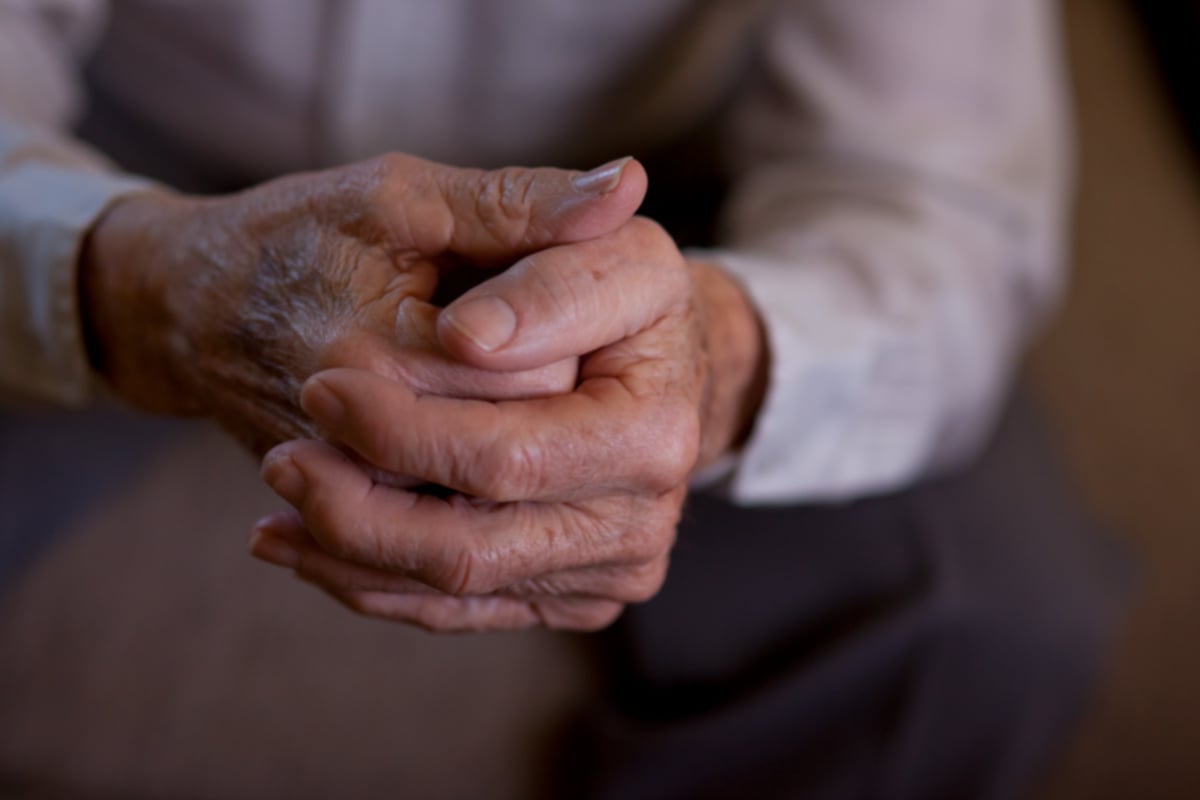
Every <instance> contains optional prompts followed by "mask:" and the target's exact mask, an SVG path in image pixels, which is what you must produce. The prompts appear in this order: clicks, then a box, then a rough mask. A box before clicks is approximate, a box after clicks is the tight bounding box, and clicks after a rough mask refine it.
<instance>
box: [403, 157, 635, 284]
mask: <svg viewBox="0 0 1200 800" xmlns="http://www.w3.org/2000/svg"><path fill="white" fill-rule="evenodd" d="M398 158H399V159H401V160H402V161H403V162H405V163H404V164H401V165H400V169H399V170H398V172H399V175H400V179H399V180H397V181H396V182H395V184H394V186H395V189H396V192H397V194H395V195H393V196H392V197H390V198H389V200H390V203H389V205H390V206H391V207H392V208H393V209H396V210H397V211H398V212H399V213H400V214H402V215H403V222H404V226H403V228H404V229H405V230H407V231H408V232H409V235H410V236H411V237H412V239H413V242H412V244H413V245H414V246H415V248H416V249H417V251H418V252H420V253H422V254H425V255H441V254H444V253H453V254H455V255H458V256H461V257H462V258H465V259H467V260H468V261H473V262H478V263H483V264H494V263H511V262H512V261H515V260H516V259H517V258H519V257H520V256H523V255H525V254H527V253H532V252H536V251H538V250H542V249H544V248H546V247H551V246H554V245H559V244H568V243H571V242H580V241H586V240H588V239H592V238H595V237H597V236H602V235H604V234H606V233H609V232H611V231H614V230H616V229H617V228H619V227H620V226H621V225H623V224H624V223H626V222H628V221H629V219H630V218H631V217H632V216H633V215H634V213H635V212H636V211H637V209H638V206H640V205H641V202H642V198H643V197H645V194H646V171H645V169H644V168H643V167H642V165H641V164H639V163H638V162H637V161H635V160H634V159H633V158H631V157H627V158H621V159H618V160H616V161H610V162H609V163H607V164H604V165H602V166H599V167H596V168H595V169H593V170H590V171H588V172H577V171H574V170H564V169H554V168H550V167H537V168H529V167H505V168H503V169H498V170H491V171H484V170H477V169H459V168H455V167H448V166H444V165H441V164H435V163H433V162H430V161H422V160H420V159H415V158H411V157H398Z"/></svg>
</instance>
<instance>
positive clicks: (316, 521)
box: [251, 219, 766, 631]
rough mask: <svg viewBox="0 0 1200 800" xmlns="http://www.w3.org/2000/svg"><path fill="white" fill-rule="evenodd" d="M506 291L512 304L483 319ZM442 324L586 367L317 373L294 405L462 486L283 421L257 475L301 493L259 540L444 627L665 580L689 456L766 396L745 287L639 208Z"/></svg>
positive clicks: (716, 448) (533, 619)
mask: <svg viewBox="0 0 1200 800" xmlns="http://www.w3.org/2000/svg"><path fill="white" fill-rule="evenodd" d="M505 306H507V307H508V308H509V309H512V311H513V313H514V317H513V320H514V321H515V325H507V326H504V327H503V328H502V329H500V328H491V327H489V326H487V325H486V324H480V323H486V322H487V320H488V319H492V318H507V312H504V311H503V308H504V307H505ZM481 308H482V310H483V311H484V313H483V314H480V315H479V316H476V314H477V312H478V311H479V310H480V309H481ZM438 330H439V334H440V337H441V341H442V343H443V344H444V345H445V346H446V348H447V350H448V351H450V352H451V353H452V354H454V355H455V356H456V357H458V358H459V359H461V360H463V361H465V362H467V363H470V364H473V365H475V366H479V367H485V368H496V369H530V368H534V367H536V366H537V365H539V364H546V363H554V362H556V361H558V360H561V359H563V358H567V357H569V356H571V355H573V354H586V355H584V356H583V358H582V360H581V362H580V369H579V376H580V381H579V385H578V387H577V389H576V390H575V391H574V392H572V393H571V394H568V395H563V396H556V397H547V398H543V399H535V400H524V401H503V402H485V401H480V400H467V399H455V398H445V397H433V396H428V395H421V394H420V393H418V392H414V391H413V390H412V389H411V388H410V387H408V386H406V385H404V384H403V383H399V382H396V381H392V380H389V379H387V378H386V377H382V376H379V375H376V374H372V373H371V372H368V371H364V370H357V369H335V370H330V371H325V372H321V373H319V374H317V375H315V376H314V377H313V378H311V379H310V380H309V381H308V382H307V383H306V385H305V387H304V391H303V394H302V404H303V407H304V409H305V410H306V411H307V412H308V413H309V414H311V415H312V417H313V418H314V419H315V420H316V421H317V422H318V423H319V424H320V425H321V427H322V428H323V429H324V430H326V431H327V432H328V433H329V434H330V435H331V437H333V438H334V439H336V440H338V441H339V442H343V443H345V444H346V445H349V447H351V448H353V450H354V451H355V452H356V453H357V454H358V455H359V456H361V457H362V458H363V459H365V460H366V461H368V462H370V463H372V464H375V465H378V466H379V467H382V468H384V469H387V470H391V471H394V472H400V473H403V474H408V475H414V476H418V477H420V478H422V479H424V480H427V481H430V482H432V483H436V484H440V485H442V486H445V487H449V488H450V489H452V490H454V492H455V493H453V494H450V495H449V496H434V495H430V494H419V493H414V492H409V491H404V490H402V489H398V488H393V487H388V486H381V485H377V484H375V483H373V482H372V480H371V479H370V477H369V475H368V474H366V472H364V470H363V469H362V468H361V467H360V466H359V465H358V464H356V463H355V462H354V461H353V460H351V459H350V458H348V457H347V456H346V455H344V454H343V453H342V452H341V451H339V450H338V449H336V448H334V447H332V446H330V445H328V444H325V443H323V442H316V441H300V442H291V443H288V444H285V445H282V446H280V447H278V448H276V449H275V450H273V451H272V452H271V453H269V454H268V456H267V458H266V459H265V461H264V465H263V474H264V477H265V479H266V480H267V482H268V483H270V485H271V486H272V487H273V488H274V489H275V491H276V492H277V493H279V494H280V495H281V496H282V497H283V498H284V499H285V500H287V501H288V502H289V503H291V504H292V505H293V506H295V507H296V509H297V510H298V512H299V513H298V514H296V513H290V512H289V513H284V514H277V515H273V516H271V517H268V518H266V519H264V520H262V521H260V523H259V524H258V525H257V526H256V530H255V534H254V539H253V543H252V546H251V547H252V552H254V554H255V555H257V556H258V557H260V558H263V559H264V560H267V561H270V562H272V563H276V564H279V565H281V566H286V567H290V568H292V569H294V570H295V571H296V573H297V574H298V575H299V576H300V577H302V578H304V579H306V580H309V581H312V582H314V583H316V584H318V585H319V586H321V587H322V588H324V589H325V590H327V591H328V592H330V593H331V594H332V595H333V596H334V597H336V598H337V599H339V600H340V601H342V602H343V603H345V604H346V605H348V606H349V607H351V608H353V609H355V610H357V611H359V612H361V613H364V614H368V615H371V616H377V617H384V618H388V619H394V620H399V621H403V622H408V623H413V624H416V625H420V626H423V627H426V628H428V629H431V630H439V631H447V630H484V629H504V628H515V627H526V626H531V625H543V626H546V627H551V628H570V629H577V630H590V629H595V628H600V627H603V626H605V625H607V624H609V623H610V622H612V621H613V620H614V619H615V618H616V617H617V616H618V615H619V614H620V612H621V610H622V608H623V607H624V605H625V604H626V603H630V602H638V601H642V600H645V599H647V598H649V597H651V596H652V595H653V594H655V593H656V592H657V590H658V589H659V587H660V586H661V584H662V582H663V579H664V577H665V574H666V570H667V564H668V560H669V553H670V549H671V546H672V544H673V541H674V535H675V526H676V523H677V522H678V519H679V514H680V508H681V506H682V503H683V500H684V497H685V495H686V492H687V480H688V477H689V474H690V473H691V471H692V469H693V468H694V467H696V466H697V465H701V466H703V465H704V464H706V463H708V462H711V461H712V460H713V459H714V458H716V457H717V456H718V455H719V454H720V453H722V452H724V451H725V450H726V449H728V448H729V447H730V446H732V445H733V444H735V443H736V442H737V441H738V439H739V438H740V437H741V436H743V435H744V434H745V432H746V430H747V428H748V427H749V424H750V422H751V421H752V419H753V416H754V414H755V413H756V410H757V405H758V403H759V400H760V398H761V392H762V383H763V380H764V375H765V363H766V356H765V352H764V347H763V340H762V335H761V331H760V329H759V325H758V321H757V317H756V316H755V314H754V312H753V310H752V308H751V307H750V305H749V303H748V302H747V301H746V298H745V297H744V296H743V294H742V293H741V291H740V289H739V288H738V287H737V286H736V285H735V284H734V283H733V282H732V281H731V280H730V279H729V278H727V277H726V276H725V275H724V274H723V273H721V272H720V270H718V269H716V268H715V267H712V266H708V265H704V264H688V263H687V262H685V260H684V258H683V257H682V256H681V255H680V253H679V252H678V250H677V249H676V248H675V245H674V243H673V242H672V241H671V240H670V238H669V237H668V236H667V235H666V234H665V233H664V232H663V231H662V230H661V229H660V228H659V227H658V226H657V225H655V224H654V223H651V222H649V221H646V220H642V219H635V220H633V221H632V222H630V223H629V224H627V225H625V226H624V227H622V228H621V229H620V230H618V231H616V232H614V233H611V234H609V235H607V236H604V237H600V238H598V239H595V240H592V241H587V242H582V243H578V244H573V245H567V246H560V247H555V248H551V249H548V250H545V251H542V252H539V253H535V254H533V255H531V256H528V257H527V258H525V259H524V260H522V261H521V262H519V263H518V264H517V265H516V266H514V267H513V268H512V269H510V270H508V271H507V272H505V273H503V274H501V275H500V276H498V277H496V278H493V279H492V280H490V281H488V282H486V283H484V284H482V285H480V286H478V287H476V288H475V289H473V290H471V291H469V292H467V293H466V294H465V295H464V296H463V297H462V298H460V299H459V300H458V301H456V302H455V303H453V304H452V305H451V306H449V308H447V309H446V310H445V311H444V312H443V313H442V315H441V318H440V320H439V326H438ZM493 334H495V335H493Z"/></svg>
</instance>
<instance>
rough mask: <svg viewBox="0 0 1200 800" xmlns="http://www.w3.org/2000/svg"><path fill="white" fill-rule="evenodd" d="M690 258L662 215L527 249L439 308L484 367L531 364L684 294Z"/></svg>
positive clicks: (600, 338) (651, 316) (623, 334)
mask: <svg viewBox="0 0 1200 800" xmlns="http://www.w3.org/2000/svg"><path fill="white" fill-rule="evenodd" d="M691 291H692V284H691V278H690V272H689V269H688V266H687V262H686V261H685V260H684V258H683V256H682V254H680V252H679V250H678V249H677V248H676V247H675V243H674V242H673V241H672V240H671V238H670V236H668V235H667V234H666V232H665V231H663V230H662V228H660V227H659V226H658V225H657V224H656V223H654V222H651V221H650V220H647V219H643V218H641V217H636V218H634V219H633V220H631V221H630V222H629V223H627V224H625V225H624V226H622V227H621V228H620V229H619V230H617V231H615V232H614V233H611V234H607V235H605V236H601V237H597V238H595V239H589V240H587V241H585V242H578V243H575V244H567V245H560V246H558V247H551V248H547V249H545V250H540V251H538V252H536V253H533V254H531V255H528V256H526V257H525V258H523V259H521V260H520V261H518V262H517V263H516V264H514V265H513V266H512V267H510V268H509V269H506V270H505V271H504V272H502V273H500V274H499V275H496V276H495V277H493V278H491V279H489V280H487V281H485V282H484V283H481V284H479V285H478V286H476V287H475V288H473V289H471V290H470V291H468V292H467V293H466V294H464V295H462V296H461V297H459V298H458V299H457V300H455V301H454V302H453V303H451V304H450V305H449V306H447V307H446V308H445V309H444V310H443V311H442V312H441V314H440V315H439V316H438V321H437V333H438V339H439V340H440V341H441V343H442V346H443V347H445V348H446V351H447V352H449V353H450V354H451V355H452V356H453V357H455V358H457V359H459V360H461V361H463V362H464V363H467V364H471V365H473V366H476V367H481V368H483V369H498V370H527V369H534V368H536V367H540V366H543V365H547V364H553V363H554V362H556V361H559V360H561V359H564V358H570V357H572V356H580V355H584V354H586V353H590V352H593V351H595V350H598V349H600V348H602V347H605V346H607V345H610V344H613V343H614V342H618V341H621V340H622V339H626V338H628V337H630V336H633V335H634V334H635V333H638V332H639V331H642V330H645V329H646V328H648V327H649V326H651V325H653V324H654V323H655V322H656V321H657V320H659V319H661V318H662V316H663V315H664V314H666V313H668V312H669V311H671V310H672V309H677V308H681V307H683V306H684V305H686V304H687V302H688V299H689V298H690V296H691Z"/></svg>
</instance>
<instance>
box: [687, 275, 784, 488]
mask: <svg viewBox="0 0 1200 800" xmlns="http://www.w3.org/2000/svg"><path fill="white" fill-rule="evenodd" d="M689 266H690V269H691V272H692V280H693V283H694V285H695V291H696V303H697V316H698V323H699V325H700V329H701V341H702V347H703V351H704V353H705V357H706V361H707V374H706V377H705V388H704V394H703V397H702V401H701V402H702V405H701V429H700V430H701V436H700V455H699V459H698V460H697V463H696V469H697V470H702V469H704V468H705V467H707V466H709V465H711V464H712V463H714V462H715V461H717V459H719V458H720V457H721V456H722V455H724V454H725V453H726V452H728V451H730V450H733V449H736V448H738V447H740V446H741V445H742V444H744V443H745V441H746V439H747V438H749V436H750V432H751V431H752V430H753V427H754V420H755V418H756V417H757V416H758V412H759V409H760V407H761V406H762V401H763V397H764V395H765V394H766V388H767V379H768V375H769V367H770V353H769V348H768V347H767V338H766V334H765V331H764V330H763V326H762V321H761V320H760V319H759V316H758V312H757V311H756V310H755V308H754V306H753V304H752V303H751V302H750V299H749V298H748V297H747V296H746V293H745V292H744V291H743V290H742V288H741V286H740V285H739V284H738V283H737V282H736V281H735V280H734V279H733V278H732V277H730V276H729V275H728V274H726V273H725V272H724V271H723V270H722V269H720V268H719V267H717V266H715V265H713V264H710V263H706V262H691V263H690V265H689Z"/></svg>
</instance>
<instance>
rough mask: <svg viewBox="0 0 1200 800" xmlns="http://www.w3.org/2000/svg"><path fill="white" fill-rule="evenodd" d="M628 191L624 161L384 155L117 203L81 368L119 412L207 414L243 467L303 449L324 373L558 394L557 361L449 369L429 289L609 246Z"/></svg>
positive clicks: (498, 393)
mask: <svg viewBox="0 0 1200 800" xmlns="http://www.w3.org/2000/svg"><path fill="white" fill-rule="evenodd" d="M645 186H646V182H645V173H644V171H643V170H642V168H641V166H640V165H638V164H637V162H633V161H621V162H614V163H612V164H609V165H605V167H602V168H599V169H598V170H596V171H593V173H589V174H586V175H581V174H580V173H572V172H567V171H563V170H553V169H520V168H511V169H506V170H500V171H496V172H481V171H478V170H461V169H453V168H449V167H444V166H440V165H436V164H432V163H430V162H426V161H422V160H420V159H416V158H411V157H407V156H399V155H391V156H385V157H381V158H377V159H373V160H370V161H366V162H362V163H359V164H354V165H351V166H348V167H344V168H340V169H334V170H329V171H326V172H318V173H311V174H302V175H295V176H291V177H287V178H283V179H281V180H277V181H272V182H270V183H266V184H263V185H262V186H259V187H256V188H253V189H251V190H248V191H246V192H243V193H240V194H236V195H232V196H229V197H221V198H216V199H201V198H194V197H184V196H179V195H172V194H167V193H165V192H161V193H159V192H152V193H145V194H139V195H134V196H131V197H129V198H126V199H125V200H123V201H121V202H119V203H118V204H117V205H116V206H115V207H114V208H112V209H111V211H110V212H109V213H108V214H106V215H105V216H104V217H103V218H102V219H101V221H100V222H99V223H98V224H97V226H96V227H95V228H94V230H93V232H92V235H91V237H90V239H89V242H88V244H87V248H86V251H85V254H84V258H83V261H82V266H81V295H82V308H83V310H84V317H85V320H87V322H88V328H89V343H90V346H91V350H92V353H93V360H94V362H95V364H96V366H97V368H98V369H99V370H100V371H101V372H102V374H104V375H105V377H107V379H108V380H109V382H110V383H111V384H112V386H113V388H114V389H115V390H116V392H117V394H118V395H120V396H121V397H123V398H124V399H125V400H127V401H128V402H130V403H132V404H133V405H135V406H137V407H139V408H141V409H143V410H148V411H154V412H159V413H172V414H208V415H211V416H213V417H215V418H217V419H218V420H219V421H220V422H221V423H222V424H224V425H225V426H226V427H227V428H228V429H229V430H230V431H232V432H233V433H234V434H235V435H237V436H238V437H239V438H240V439H242V440H243V441H244V442H245V443H247V444H248V445H249V446H250V447H251V448H252V449H254V450H255V451H257V452H259V453H262V452H264V451H265V450H266V449H267V448H268V447H270V446H271V445H274V444H276V443H278V442H279V441H283V440H286V439H292V438H296V437H298V436H315V435H317V430H316V428H315V427H314V426H313V425H312V423H311V421H310V420H309V419H308V417H307V416H306V415H304V414H303V413H302V412H301V411H300V409H299V407H298V397H299V389H300V386H301V384H302V383H303V381H304V380H305V379H306V378H307V377H308V376H309V375H311V374H313V373H314V372H316V371H318V370H321V369H325V368H328V367H331V366H335V365H353V366H358V367H362V368H365V369H370V370H374V371H375V372H377V373H379V374H381V375H386V376H388V377H389V378H391V379H393V380H396V381H400V382H403V383H404V384H406V385H407V386H409V387H411V388H412V389H413V390H414V391H423V392H433V393H437V394H442V395H449V396H471V397H475V396H479V397H528V396H537V395H541V394H546V393H553V392H560V391H566V390H569V389H570V388H571V387H572V386H574V381H575V366H576V365H575V362H574V361H573V360H570V359H563V360H561V361H559V362H558V363H554V364H552V363H550V362H546V363H543V364H539V365H538V367H537V368H536V369H534V370H532V371H528V372H526V373H524V374H521V373H513V372H510V373H507V374H503V373H497V372H493V371H487V370H481V369H476V368H471V367H469V366H467V365H463V364H462V363H460V362H455V361H454V360H452V359H450V358H448V357H447V354H446V351H445V350H444V349H443V348H442V346H441V345H440V343H439V341H438V339H437V336H436V330H435V321H436V317H437V309H436V308H435V307H434V306H432V305H431V304H430V300H431V298H432V297H433V294H434V290H435V288H436V286H437V284H438V281H439V276H440V275H441V274H442V273H444V272H445V271H446V270H450V269H455V268H457V267H459V266H460V265H462V264H471V265H483V266H489V265H490V266H497V265H498V266H505V265H507V264H510V263H512V261H514V260H516V259H517V258H519V257H520V256H522V255H524V254H526V253H530V252H534V251H536V250H539V249H541V248H544V247H546V246H549V245H554V244H559V243H563V242H573V241H580V240H586V239H590V238H592V237H594V236H597V235H601V234H604V233H606V232H609V231H611V230H614V229H616V228H617V227H619V226H620V225H621V224H623V223H625V222H626V221H627V220H628V219H629V218H630V216H631V215H632V214H633V212H634V210H635V209H636V207H637V206H638V204H639V203H640V202H641V199H642V195H643V194H644V192H645Z"/></svg>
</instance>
